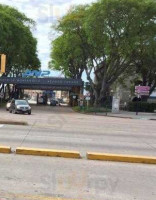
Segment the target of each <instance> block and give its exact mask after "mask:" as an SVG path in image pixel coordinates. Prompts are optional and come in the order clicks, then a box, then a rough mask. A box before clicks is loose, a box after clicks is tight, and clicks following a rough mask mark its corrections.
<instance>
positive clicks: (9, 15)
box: [0, 4, 40, 75]
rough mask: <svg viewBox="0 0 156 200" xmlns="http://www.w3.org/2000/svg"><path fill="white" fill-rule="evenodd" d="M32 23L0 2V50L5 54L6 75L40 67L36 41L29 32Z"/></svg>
mask: <svg viewBox="0 0 156 200" xmlns="http://www.w3.org/2000/svg"><path fill="white" fill-rule="evenodd" d="M34 24H35V23H34V21H32V20H31V19H29V18H27V17H26V16H25V15H24V14H23V13H20V12H19V11H18V10H16V9H14V8H11V7H9V6H5V5H1V4H0V33H1V34H0V52H1V53H4V54H6V55H7V66H6V75H8V74H9V73H11V74H13V73H16V74H17V75H18V74H19V73H20V72H22V71H23V70H25V69H27V68H31V69H38V68H39V67H40V61H39V59H38V56H37V41H36V39H35V38H34V37H33V35H32V32H31V28H32V27H33V26H34Z"/></svg>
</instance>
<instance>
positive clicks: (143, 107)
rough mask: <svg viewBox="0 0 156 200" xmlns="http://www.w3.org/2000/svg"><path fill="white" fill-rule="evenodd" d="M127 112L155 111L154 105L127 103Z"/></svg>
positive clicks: (155, 105) (155, 106) (155, 104)
mask: <svg viewBox="0 0 156 200" xmlns="http://www.w3.org/2000/svg"><path fill="white" fill-rule="evenodd" d="M128 110H129V111H133V112H136V111H138V112H154V110H156V103H147V102H129V104H128Z"/></svg>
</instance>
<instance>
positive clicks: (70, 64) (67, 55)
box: [49, 34, 84, 79]
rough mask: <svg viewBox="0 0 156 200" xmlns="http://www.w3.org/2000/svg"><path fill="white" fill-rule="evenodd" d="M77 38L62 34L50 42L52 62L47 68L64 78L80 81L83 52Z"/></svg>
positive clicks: (82, 68)
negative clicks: (62, 75) (57, 71)
mask: <svg viewBox="0 0 156 200" xmlns="http://www.w3.org/2000/svg"><path fill="white" fill-rule="evenodd" d="M80 44H81V43H80V40H79V38H77V37H75V35H73V34H72V35H71V34H70V35H69V34H63V35H61V36H60V37H58V38H57V39H56V40H54V41H53V42H52V53H51V58H52V61H51V62H50V63H49V67H50V68H52V69H54V70H59V71H61V72H62V73H63V74H64V75H65V76H66V77H70V78H74V79H80V78H81V76H82V73H83V71H84V66H83V52H82V49H81V47H80Z"/></svg>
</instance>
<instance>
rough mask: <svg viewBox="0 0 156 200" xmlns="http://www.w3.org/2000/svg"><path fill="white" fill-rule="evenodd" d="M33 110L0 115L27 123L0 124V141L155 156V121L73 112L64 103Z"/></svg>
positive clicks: (83, 150)
mask: <svg viewBox="0 0 156 200" xmlns="http://www.w3.org/2000/svg"><path fill="white" fill-rule="evenodd" d="M32 113H33V114H32V115H31V116H29V115H20V114H16V115H15V114H10V113H8V112H6V111H5V110H4V109H0V119H6V120H7V119H9V120H19V121H27V122H28V123H29V126H11V125H4V126H2V125H1V126H0V144H1V145H9V146H11V147H12V148H13V149H15V148H16V147H20V146H24V147H38V148H51V149H67V150H78V151H80V152H81V154H82V156H85V153H86V152H87V151H94V152H106V153H121V154H133V155H149V156H156V122H155V121H149V120H139V119H138V120H137V119H135V120H134V119H121V118H109V117H104V116H91V115H83V114H78V113H75V112H73V111H72V110H71V108H68V107H50V106H47V107H44V106H34V107H33V112H32Z"/></svg>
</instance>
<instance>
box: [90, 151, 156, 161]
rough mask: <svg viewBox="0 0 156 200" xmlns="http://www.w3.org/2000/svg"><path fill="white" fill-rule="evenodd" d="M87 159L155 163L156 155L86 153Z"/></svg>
mask: <svg viewBox="0 0 156 200" xmlns="http://www.w3.org/2000/svg"><path fill="white" fill-rule="evenodd" d="M87 159H88V160H103V161H116V162H128V163H146V164H156V157H148V156H137V155H135V156H134V155H124V154H123V155H120V154H107V153H95V152H88V153H87Z"/></svg>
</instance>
